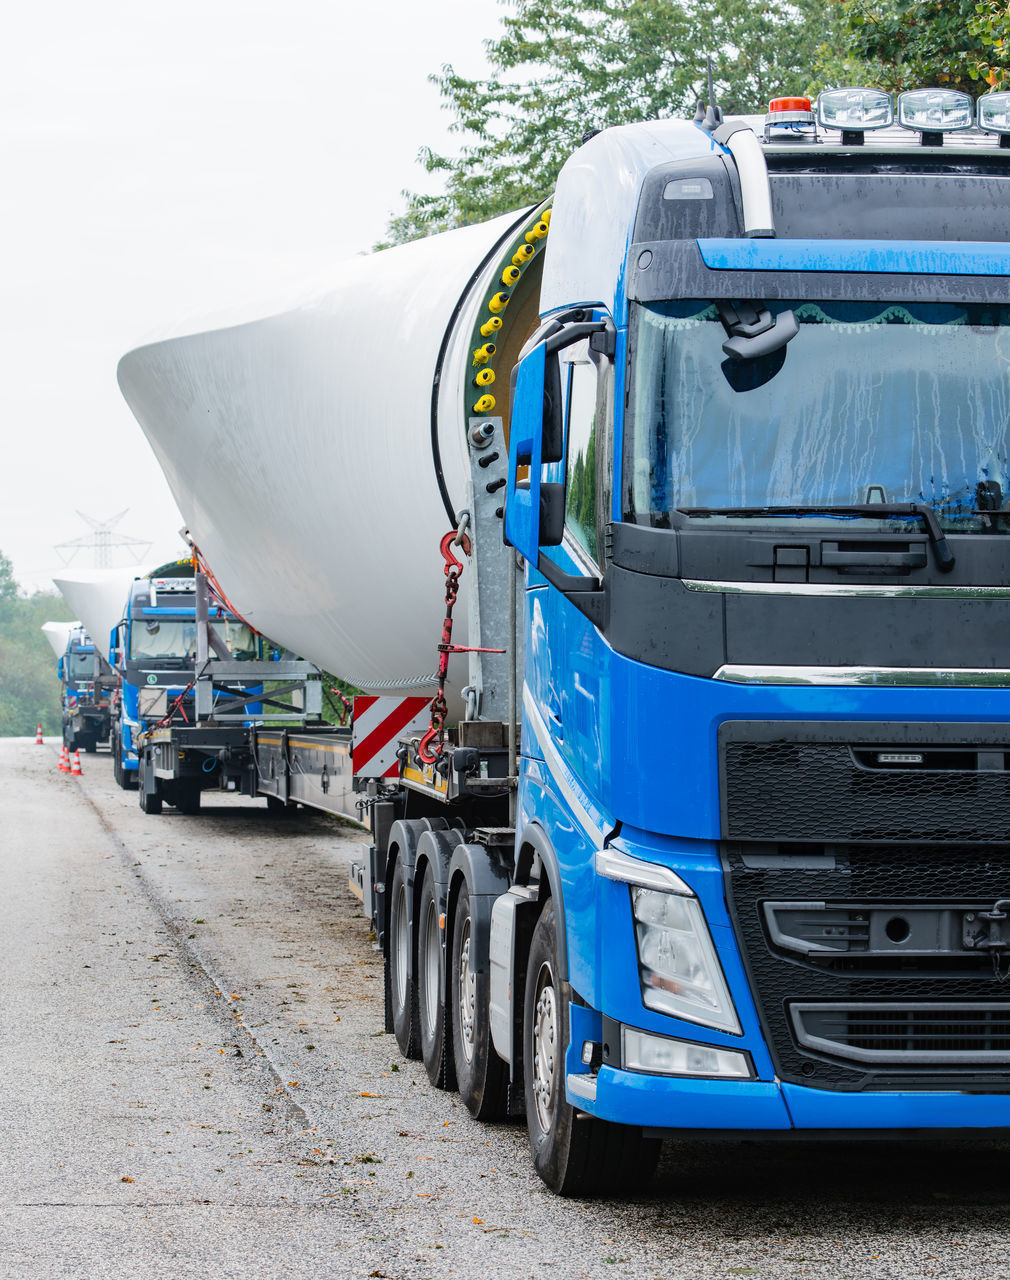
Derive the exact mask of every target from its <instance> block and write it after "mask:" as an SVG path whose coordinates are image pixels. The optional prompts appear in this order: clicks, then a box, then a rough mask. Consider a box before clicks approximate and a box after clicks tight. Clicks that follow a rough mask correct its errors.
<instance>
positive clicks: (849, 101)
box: [817, 88, 894, 147]
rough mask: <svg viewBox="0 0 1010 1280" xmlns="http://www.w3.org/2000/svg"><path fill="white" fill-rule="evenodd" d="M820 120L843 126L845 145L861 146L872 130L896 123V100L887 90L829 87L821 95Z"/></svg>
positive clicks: (828, 125) (833, 126)
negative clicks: (865, 136) (893, 99)
mask: <svg viewBox="0 0 1010 1280" xmlns="http://www.w3.org/2000/svg"><path fill="white" fill-rule="evenodd" d="M817 123H818V124H820V125H821V126H822V127H823V128H825V129H840V130H841V133H842V146H843V147H861V146H862V145H863V142H864V141H865V138H864V135H865V134H866V133H868V132H870V130H872V129H886V128H887V126H888V125H890V124H893V123H894V102H893V101H892V99H891V95H890V94H889V93H885V92H884V91H883V89H868V88H851V89H826V90H825V91H824V92H823V93H821V94H819V95H818V97H817Z"/></svg>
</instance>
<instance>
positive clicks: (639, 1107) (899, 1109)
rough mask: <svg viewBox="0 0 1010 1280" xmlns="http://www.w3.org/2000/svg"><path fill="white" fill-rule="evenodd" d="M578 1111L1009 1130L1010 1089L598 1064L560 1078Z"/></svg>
mask: <svg viewBox="0 0 1010 1280" xmlns="http://www.w3.org/2000/svg"><path fill="white" fill-rule="evenodd" d="M567 1094H568V1100H569V1102H571V1103H572V1105H573V1106H575V1107H577V1108H578V1109H579V1110H580V1111H585V1112H588V1113H589V1114H590V1115H594V1116H598V1117H599V1118H600V1119H601V1120H612V1121H615V1122H616V1123H618V1124H630V1125H641V1126H643V1127H646V1128H648V1129H650V1130H654V1131H660V1130H670V1131H671V1132H677V1131H680V1130H689V1131H704V1130H710V1131H720V1130H722V1131H725V1130H732V1131H737V1132H739V1131H748V1132H762V1131H764V1132H782V1131H786V1130H796V1131H825V1130H829V1131H830V1130H845V1131H847V1132H849V1133H851V1134H852V1136H853V1137H856V1136H858V1135H859V1133H860V1132H861V1131H863V1132H865V1133H872V1132H874V1131H879V1130H890V1131H894V1130H897V1131H906V1132H909V1133H912V1132H915V1131H920V1130H924V1129H926V1130H944V1131H946V1132H947V1133H949V1132H950V1131H951V1130H954V1131H958V1130H963V1129H973V1130H977V1129H1010V1093H1008V1094H993V1093H989V1094H986V1093H970V1094H969V1093H954V1092H936V1093H927V1092H923V1091H916V1092H914V1093H912V1092H909V1093H901V1092H893V1093H889V1092H887V1093H885V1092H880V1093H843V1092H835V1091H831V1090H826V1089H809V1088H805V1087H804V1086H803V1085H795V1084H778V1083H774V1082H768V1081H762V1080H748V1081H739V1080H736V1081H729V1080H696V1079H687V1078H684V1077H672V1076H655V1075H646V1074H645V1073H643V1072H639V1071H623V1070H620V1069H618V1068H615V1067H609V1066H603V1067H601V1068H600V1070H599V1071H598V1072H597V1073H596V1075H595V1076H591V1075H588V1074H586V1075H569V1076H568V1089H567Z"/></svg>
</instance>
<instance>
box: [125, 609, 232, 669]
mask: <svg viewBox="0 0 1010 1280" xmlns="http://www.w3.org/2000/svg"><path fill="white" fill-rule="evenodd" d="M211 627H212V628H213V630H214V633H215V635H217V636H219V637H220V639H221V640H223V641H224V643H225V644H226V645H227V647H228V649H229V651H230V652H231V655H232V657H233V658H237V659H240V660H246V659H251V658H255V657H256V637H255V636H254V635H253V633H252V631H251V630H250V629H249V627H247V626H246V624H245V623H244V622H231V621H228V620H222V621H219V622H212V623H211ZM210 656H211V658H215V659H216V658H217V654H216V653H214V651H213V650H211V654H210ZM130 657H131V658H134V659H145V658H195V657H196V621H195V620H194V619H193V618H146V619H145V618H138V619H136V620H135V621H134V623H133V625H132V627H131V628H130Z"/></svg>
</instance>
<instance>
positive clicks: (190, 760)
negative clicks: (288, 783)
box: [110, 560, 321, 814]
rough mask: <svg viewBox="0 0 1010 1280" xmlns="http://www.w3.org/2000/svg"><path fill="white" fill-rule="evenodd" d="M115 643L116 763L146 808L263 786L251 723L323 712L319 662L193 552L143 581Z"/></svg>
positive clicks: (153, 810)
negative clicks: (266, 626) (295, 653)
mask: <svg viewBox="0 0 1010 1280" xmlns="http://www.w3.org/2000/svg"><path fill="white" fill-rule="evenodd" d="M110 644H111V654H112V657H113V660H114V662H115V665H116V670H117V671H118V673H119V675H120V676H121V686H120V696H119V698H118V700H117V702H116V706H115V709H114V715H113V725H112V733H111V744H112V757H113V772H114V775H115V778H116V781H117V782H118V783H119V785H120V786H121V787H122V788H124V789H128V788H131V787H136V788H137V789H138V791H139V802H140V807H141V809H142V810H143V811H144V812H145V813H150V814H158V813H161V811H162V807H163V805H164V804H165V803H166V802H167V803H168V804H170V805H173V806H174V807H175V808H177V809H178V810H179V811H180V812H182V813H187V814H192V813H196V812H197V811H198V810H199V808H200V798H201V795H202V793H203V792H204V791H206V790H209V789H217V790H219V791H238V792H239V793H241V794H244V795H250V796H254V795H257V794H258V790H257V782H258V772H257V768H256V758H255V748H254V743H253V736H252V731H253V728H254V726H257V725H262V724H264V723H276V722H283V723H284V724H295V725H301V726H304V725H305V723H306V719H307V718H308V719H316V720H318V718H319V713H320V705H319V704H320V702H321V698H320V689H319V673H318V671H317V670H316V669H315V668H314V667H312V666H311V664H309V663H304V662H301V661H299V660H296V659H291V658H288V657H287V655H282V654H281V653H280V652H278V651H277V650H276V648H275V647H274V646H272V645H271V644H270V643H269V641H265V640H264V639H263V637H262V636H260V635H259V634H258V633H257V632H255V631H254V630H253V629H252V628H251V627H250V626H249V625H248V623H246V622H245V621H243V620H242V619H241V618H240V617H239V616H238V615H237V614H236V613H235V612H234V610H233V609H232V608H231V607H230V606H229V605H228V603H227V602H226V601H224V600H222V599H221V598H220V597H219V596H218V595H217V594H216V593H215V591H214V589H213V588H212V587H211V585H210V584H209V582H208V579H207V576H206V575H205V574H204V573H203V572H201V571H200V570H199V569H198V567H197V565H196V562H195V560H182V561H178V562H174V563H172V564H168V565H163V566H161V567H160V568H159V569H156V570H154V571H152V573H150V574H148V575H147V576H146V577H142V578H137V579H135V580H134V582H133V585H132V586H131V588H130V593H129V597H128V599H127V602H126V608H125V613H124V617H123V619H122V621H121V622H120V623H119V624H118V626H117V627H116V628H115V630H114V631H113V633H112V636H111V637H110ZM271 807H273V806H271ZM279 807H283V806H279Z"/></svg>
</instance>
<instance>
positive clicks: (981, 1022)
mask: <svg viewBox="0 0 1010 1280" xmlns="http://www.w3.org/2000/svg"><path fill="white" fill-rule="evenodd" d="M790 1015H791V1017H792V1022H793V1029H794V1031H795V1033H796V1038H797V1040H798V1041H799V1042H800V1044H802V1045H805V1046H807V1047H808V1048H813V1049H823V1050H824V1051H825V1052H827V1053H832V1054H836V1055H837V1056H838V1057H841V1058H848V1059H851V1060H852V1061H855V1062H866V1063H876V1062H883V1063H887V1064H890V1063H892V1062H895V1061H900V1062H904V1063H928V1064H929V1065H931V1066H946V1065H951V1064H960V1063H972V1064H979V1063H1001V1064H1007V1065H1010V1004H1008V1003H1006V1002H1005V1001H1004V1002H997V1001H990V1002H984V1003H981V1002H980V1003H976V1004H969V1003H964V1004H951V1003H945V1002H943V1001H938V1002H932V1003H915V1004H897V1003H891V1004H885V1003H877V1004H852V1005H835V1004H814V1003H805V1002H797V1003H794V1004H792V1005H791V1006H790Z"/></svg>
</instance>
